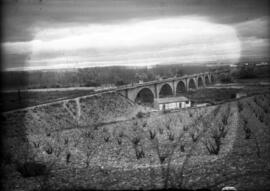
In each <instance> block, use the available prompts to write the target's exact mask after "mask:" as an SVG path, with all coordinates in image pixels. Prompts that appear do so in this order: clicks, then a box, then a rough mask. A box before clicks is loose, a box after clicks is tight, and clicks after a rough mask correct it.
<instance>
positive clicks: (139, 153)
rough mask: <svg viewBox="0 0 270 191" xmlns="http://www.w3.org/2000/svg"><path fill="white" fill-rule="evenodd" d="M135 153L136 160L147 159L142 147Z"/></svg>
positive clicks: (137, 148)
mask: <svg viewBox="0 0 270 191" xmlns="http://www.w3.org/2000/svg"><path fill="white" fill-rule="evenodd" d="M135 153H136V158H137V159H141V158H144V157H145V154H144V151H143V149H142V148H141V147H136V149H135Z"/></svg>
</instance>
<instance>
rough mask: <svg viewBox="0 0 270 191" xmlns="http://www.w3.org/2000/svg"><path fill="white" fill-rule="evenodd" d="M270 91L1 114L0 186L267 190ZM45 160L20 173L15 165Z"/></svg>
mask: <svg viewBox="0 0 270 191" xmlns="http://www.w3.org/2000/svg"><path fill="white" fill-rule="evenodd" d="M269 106H270V94H269V93H264V94H261V95H255V96H251V97H246V98H243V99H239V100H233V101H230V102H227V103H223V104H219V105H214V106H208V107H201V108H190V109H182V110H178V111H173V112H169V113H162V112H154V111H151V110H149V109H147V108H144V107H142V106H138V105H136V104H134V103H132V102H130V101H129V100H127V99H125V98H124V97H122V96H120V95H118V94H116V93H108V94H103V95H99V96H92V97H85V98H75V99H72V100H68V101H63V102H60V103H57V104H48V105H43V106H40V107H34V108H30V109H26V110H21V111H14V112H7V113H4V114H2V116H1V118H2V121H3V124H2V126H3V127H4V128H3V129H2V140H3V154H2V156H3V159H4V160H3V163H2V165H1V168H2V172H4V176H3V183H4V184H3V188H4V190H45V189H48V190H75V189H77V190H86V189H102V190H108V189H109V190H111V189H113V190H114V189H116V190H123V189H132V190H133V189H146V190H148V189H163V188H178V189H180V188H186V189H198V188H208V189H211V190H220V188H221V187H223V186H234V187H236V188H237V189H238V190H267V189H270V182H269V178H270V176H269V174H270V162H269V158H270V128H269V124H270V115H269V113H270V109H269ZM29 162H31V163H34V164H43V165H45V166H46V169H47V171H46V173H39V174H38V173H37V174H34V175H31V176H28V177H26V176H25V173H24V171H26V170H25V169H24V170H20V168H19V167H20V166H23V165H24V164H26V163H29Z"/></svg>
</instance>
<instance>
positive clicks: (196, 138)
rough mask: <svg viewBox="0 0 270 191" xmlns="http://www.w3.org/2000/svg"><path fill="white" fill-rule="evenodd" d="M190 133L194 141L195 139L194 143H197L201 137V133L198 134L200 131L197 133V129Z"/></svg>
mask: <svg viewBox="0 0 270 191" xmlns="http://www.w3.org/2000/svg"><path fill="white" fill-rule="evenodd" d="M189 135H190V136H191V138H192V141H193V142H194V143H195V142H196V141H197V140H198V138H199V135H198V133H197V132H196V131H192V132H190V133H189Z"/></svg>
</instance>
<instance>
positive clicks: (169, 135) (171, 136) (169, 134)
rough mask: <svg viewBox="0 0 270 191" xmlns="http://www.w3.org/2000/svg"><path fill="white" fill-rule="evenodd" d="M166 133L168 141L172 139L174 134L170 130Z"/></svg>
mask: <svg viewBox="0 0 270 191" xmlns="http://www.w3.org/2000/svg"><path fill="white" fill-rule="evenodd" d="M167 135H168V138H169V140H170V141H173V140H174V134H173V133H172V132H171V131H169V132H168V134H167Z"/></svg>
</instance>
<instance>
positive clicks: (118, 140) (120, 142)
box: [117, 137, 122, 145]
mask: <svg viewBox="0 0 270 191" xmlns="http://www.w3.org/2000/svg"><path fill="white" fill-rule="evenodd" d="M117 143H118V145H121V144H122V139H121V138H120V137H118V138H117Z"/></svg>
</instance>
